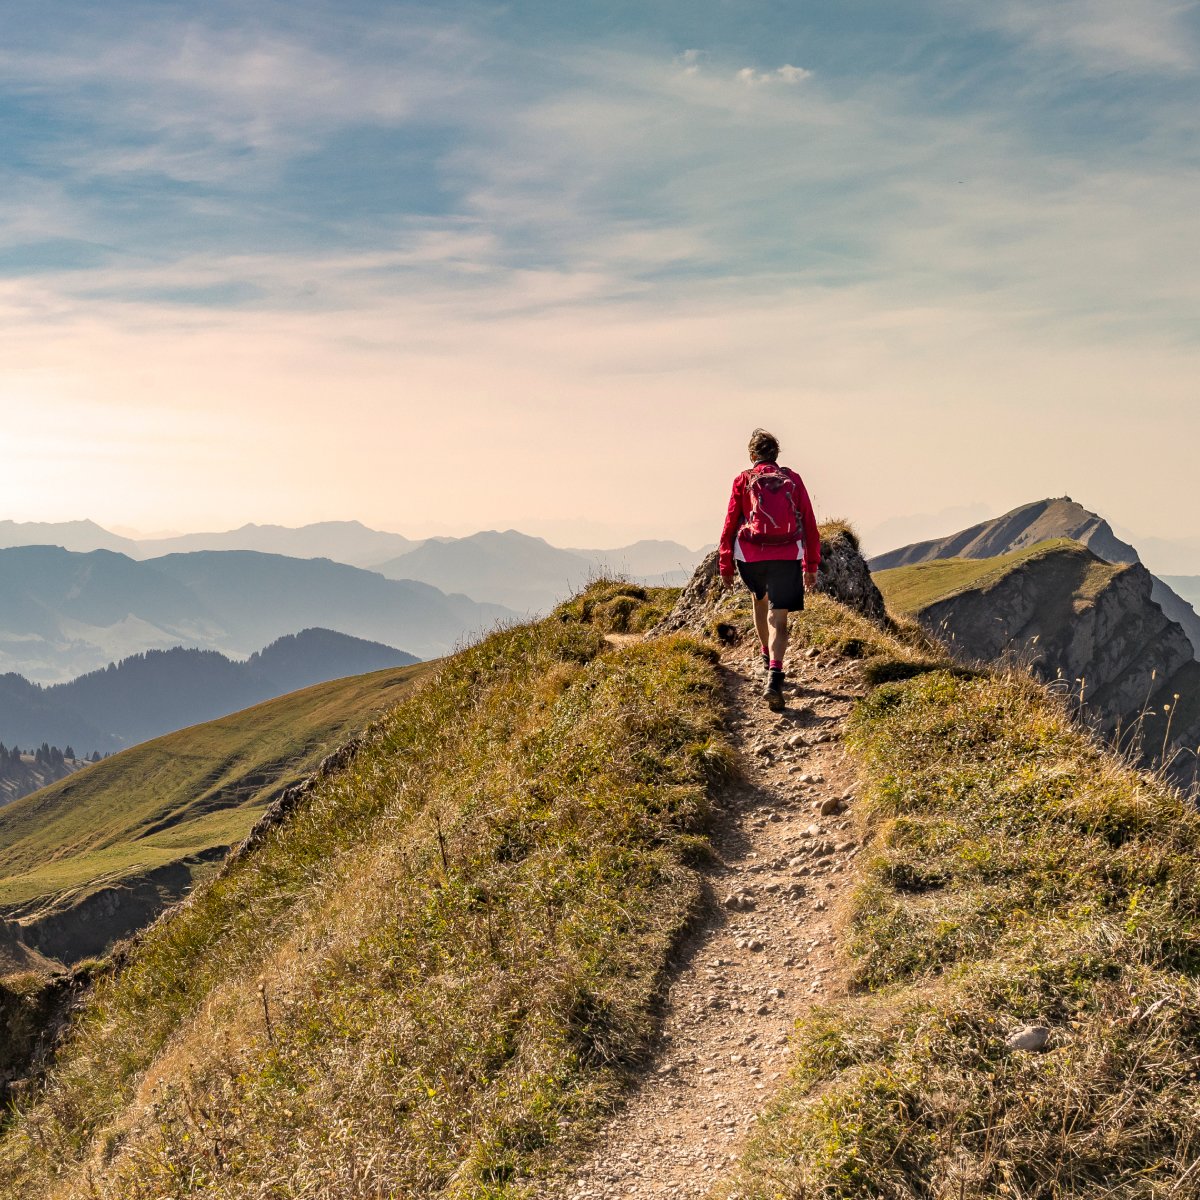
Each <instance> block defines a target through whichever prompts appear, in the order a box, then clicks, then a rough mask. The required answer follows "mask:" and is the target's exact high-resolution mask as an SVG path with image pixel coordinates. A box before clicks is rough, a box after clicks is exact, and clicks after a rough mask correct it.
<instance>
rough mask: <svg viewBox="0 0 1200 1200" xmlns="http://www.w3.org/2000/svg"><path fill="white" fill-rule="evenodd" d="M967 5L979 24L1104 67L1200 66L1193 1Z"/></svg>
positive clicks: (1001, 0) (1027, 0)
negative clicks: (1199, 62)
mask: <svg viewBox="0 0 1200 1200" xmlns="http://www.w3.org/2000/svg"><path fill="white" fill-rule="evenodd" d="M966 7H969V9H970V14H969V18H968V19H970V20H971V21H973V22H975V23H978V24H983V25H986V26H989V27H991V28H994V29H997V30H1000V31H1003V32H1005V33H1009V34H1012V35H1014V36H1016V37H1019V38H1022V39H1024V40H1027V41H1028V42H1029V43H1031V44H1032V45H1033V46H1035V47H1037V48H1038V49H1041V50H1046V51H1050V52H1059V53H1062V52H1066V53H1069V54H1071V55H1073V56H1075V57H1076V58H1077V59H1079V60H1081V61H1082V62H1084V63H1085V64H1086V65H1088V66H1090V67H1092V68H1095V69H1097V70H1101V71H1112V70H1167V71H1189V72H1190V71H1195V70H1196V69H1197V66H1198V65H1200V64H1198V57H1197V56H1198V52H1200V45H1198V43H1197V26H1196V22H1195V18H1196V16H1197V5H1196V3H1195V0H1137V3H1129V2H1128V0H1054V2H1053V3H1043V2H1041V0H997V2H996V3H989V4H985V5H977V4H970V5H969V6H966ZM960 11H961V12H963V13H964V14H965V13H966V8H963V9H961V10H960Z"/></svg>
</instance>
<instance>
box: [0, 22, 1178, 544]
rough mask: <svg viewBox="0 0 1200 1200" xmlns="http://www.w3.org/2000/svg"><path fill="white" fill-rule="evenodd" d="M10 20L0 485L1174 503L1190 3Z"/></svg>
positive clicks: (343, 494) (1170, 508)
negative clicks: (750, 472) (753, 438)
mask: <svg viewBox="0 0 1200 1200" xmlns="http://www.w3.org/2000/svg"><path fill="white" fill-rule="evenodd" d="M3 13H4V15H5V17H6V19H5V22H4V26H5V38H4V42H3V46H2V48H0V148H2V151H3V152H2V153H0V185H2V186H0V418H2V419H3V428H4V435H3V457H2V460H0V461H2V462H3V470H2V471H0V517H4V518H11V519H16V520H65V519H73V518H81V517H90V518H92V519H94V520H97V521H99V522H100V523H101V524H106V525H109V526H114V525H117V526H122V527H132V528H136V529H140V530H144V531H162V530H177V531H188V530H200V529H220V528H229V527H232V526H236V525H240V524H243V523H244V522H247V521H258V522H277V523H283V524H293V525H294V524H302V523H305V522H308V521H315V520H326V519H350V518H354V519H359V520H362V521H364V522H365V523H367V524H369V525H373V526H375V527H378V528H387V529H393V530H396V531H398V532H403V533H406V534H409V535H410V536H427V535H429V534H438V533H453V534H461V533H468V532H472V531H474V530H476V529H480V528H505V527H509V526H513V527H517V528H520V529H523V530H525V531H526V532H530V533H535V534H540V535H542V536H545V537H548V538H549V539H550V540H552V541H555V542H557V543H558V544H567V545H615V544H620V543H622V542H626V541H630V540H632V539H634V538H641V537H662V538H674V539H678V540H681V541H684V542H686V543H688V544H690V545H700V544H702V543H705V542H710V541H713V540H715V538H716V535H717V533H718V532H719V527H720V521H721V517H722V515H723V510H724V505H725V501H726V498H727V495H728V488H729V483H730V481H731V479H732V477H733V475H734V474H735V472H736V471H738V470H739V469H741V467H742V466H743V465H744V459H745V445H746V441H747V439H748V436H749V434H750V432H751V430H752V429H753V428H754V427H755V426H764V427H766V428H768V429H770V430H772V431H774V432H775V433H776V434H777V436H778V437H779V439H780V441H781V442H782V444H783V450H784V453H783V461H784V462H786V463H788V464H790V465H793V466H795V467H796V468H797V469H798V470H800V472H801V474H802V475H803V476H804V477H805V479H806V481H807V483H808V485H809V489H810V491H811V492H812V494H813V498H814V501H815V503H816V506H817V510H818V513H819V514H820V515H823V516H845V517H848V518H850V519H851V520H852V521H854V522H855V523H857V524H858V525H859V526H860V527H863V528H865V529H875V528H880V527H884V528H891V529H893V530H894V529H895V528H897V525H896V523H897V521H900V522H901V523H903V521H904V520H906V519H908V518H910V517H914V516H921V519H922V520H924V519H925V518H924V517H923V516H922V514H946V518H945V519H947V520H949V519H950V517H949V514H951V513H954V514H958V513H979V514H984V515H986V514H989V513H999V512H1002V511H1004V510H1005V509H1007V508H1011V507H1013V506H1015V505H1017V504H1020V503H1024V502H1026V501H1030V500H1034V499H1038V498H1042V497H1045V496H1051V495H1071V496H1073V497H1074V498H1075V499H1076V500H1078V501H1080V502H1081V503H1084V504H1085V505H1087V506H1088V507H1090V508H1093V509H1096V510H1098V511H1100V512H1102V513H1103V514H1104V515H1106V516H1108V517H1109V518H1110V519H1111V520H1113V521H1114V523H1117V524H1120V525H1121V526H1122V527H1124V528H1127V529H1132V530H1134V531H1143V532H1145V533H1147V534H1153V535H1154V536H1158V537H1166V538H1172V537H1186V536H1196V535H1198V534H1200V512H1198V509H1197V502H1196V498H1195V489H1194V487H1193V486H1192V480H1193V478H1194V462H1195V457H1196V449H1197V443H1198V440H1200V320H1198V318H1200V236H1198V235H1200V229H1198V221H1197V213H1200V141H1198V139H1197V119H1196V113H1197V111H1198V107H1200V70H1198V69H1200V8H1198V6H1197V4H1196V3H1194V2H1190V0H1139V3H1138V4H1136V5H1131V4H1128V3H1127V0H1046V2H1044V3H1037V2H1033V0H991V2H989V3H987V4H980V3H967V2H965V0H908V2H907V3H905V4H903V5H897V4H895V3H893V2H890V0H889V2H886V3H885V2H883V0H845V2H844V3H840V4H829V3H820V4H817V3H805V2H793V3H788V4H784V3H766V2H763V0H738V2H737V3H734V2H733V0H686V2H685V0H639V2H638V3H633V2H631V0H611V2H607V3H604V4H594V5H568V4H562V3H549V2H543V0H536V2H535V0H530V2H528V3H519V2H518V3H511V4H503V3H496V4H485V3H480V4H474V3H454V2H449V3H442V4H439V5H437V6H428V7H426V6H419V5H408V4H404V3H367V2H364V0H337V2H336V3H334V2H326V0H288V2H287V3H278V4H277V3H265V2H256V0H240V2H239V3H236V4H233V3H224V2H223V0H212V2H210V3H206V4H204V5H195V4H181V3H174V2H172V0H155V2H154V3H139V2H131V0H111V2H110V3H107V4H105V5H103V6H100V5H94V4H91V3H86V4H83V3H74V2H73V0H62V2H56V3H54V4H51V5H47V4H33V3H25V2H24V0H16V2H14V0H6V2H5V3H4V4H3ZM934 521H935V523H936V517H935V518H934Z"/></svg>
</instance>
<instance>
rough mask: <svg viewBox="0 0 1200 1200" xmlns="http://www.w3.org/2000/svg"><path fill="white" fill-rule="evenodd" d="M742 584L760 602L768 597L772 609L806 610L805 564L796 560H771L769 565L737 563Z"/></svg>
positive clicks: (762, 563) (764, 563)
mask: <svg viewBox="0 0 1200 1200" xmlns="http://www.w3.org/2000/svg"><path fill="white" fill-rule="evenodd" d="M737 569H738V574H739V575H740V576H741V577H742V582H743V583H744V584H745V585H746V586H747V587H748V588H749V589H750V590H751V591H752V592H753V593H754V595H755V596H756V597H757V598H758V599H759V600H761V599H762V598H763V597H764V596H767V597H768V598H769V599H770V601H771V607H772V608H785V609H787V610H788V612H797V611H798V610H799V609H802V608H803V607H804V564H803V563H802V562H801V561H800V560H799V559H796V558H772V559H768V560H767V561H766V562H742V561H741V560H740V559H739V560H738V564H737Z"/></svg>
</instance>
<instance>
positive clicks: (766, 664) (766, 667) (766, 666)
mask: <svg viewBox="0 0 1200 1200" xmlns="http://www.w3.org/2000/svg"><path fill="white" fill-rule="evenodd" d="M762 664H763V678H764V679H766V677H767V676H768V675H770V673H771V656H770V655H769V654H767V653H766V652H765V651H764V653H763V656H762Z"/></svg>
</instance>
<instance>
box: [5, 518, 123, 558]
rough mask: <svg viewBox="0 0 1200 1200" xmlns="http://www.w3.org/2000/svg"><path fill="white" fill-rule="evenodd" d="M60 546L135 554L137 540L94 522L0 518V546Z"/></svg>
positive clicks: (85, 550) (71, 548) (81, 549)
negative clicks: (10, 519) (111, 531)
mask: <svg viewBox="0 0 1200 1200" xmlns="http://www.w3.org/2000/svg"><path fill="white" fill-rule="evenodd" d="M11 546H61V547H62V548H63V549H64V550H74V551H75V552H76V553H79V554H87V553H89V552H90V551H92V550H114V551H116V552H117V553H118V554H128V555H130V557H133V558H136V557H138V543H137V542H136V541H134V540H133V539H132V538H127V537H122V536H121V535H120V534H118V533H110V532H109V531H108V530H107V529H104V528H102V527H101V526H99V525H97V524H96V522H95V521H0V547H2V548H8V547H11Z"/></svg>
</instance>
